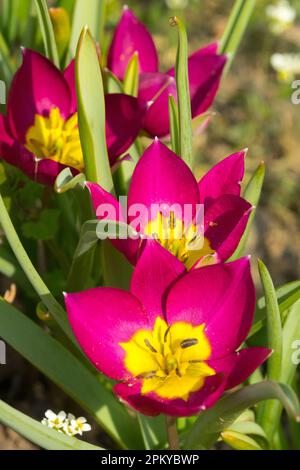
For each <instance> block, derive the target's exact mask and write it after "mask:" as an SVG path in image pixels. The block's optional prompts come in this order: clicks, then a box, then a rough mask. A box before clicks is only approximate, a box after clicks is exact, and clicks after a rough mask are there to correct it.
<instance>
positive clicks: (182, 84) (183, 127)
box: [170, 16, 193, 168]
mask: <svg viewBox="0 0 300 470" xmlns="http://www.w3.org/2000/svg"><path fill="white" fill-rule="evenodd" d="M170 24H171V25H172V26H177V28H178V48H177V57H176V66H175V78H176V86H177V95H178V112H179V131H180V152H179V155H180V156H181V157H182V158H183V160H184V161H185V162H186V163H187V165H189V166H190V167H191V168H192V167H193V144H192V135H193V132H192V112H191V98H190V87H189V76H188V40H187V33H186V29H185V26H184V24H183V22H182V21H181V20H180V19H179V18H178V17H177V16H175V17H173V18H171V19H170Z"/></svg>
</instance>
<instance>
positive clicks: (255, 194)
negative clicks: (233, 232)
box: [230, 162, 266, 261]
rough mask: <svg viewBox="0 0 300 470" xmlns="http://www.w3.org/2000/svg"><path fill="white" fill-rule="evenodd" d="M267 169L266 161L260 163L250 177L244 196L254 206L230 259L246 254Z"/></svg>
mask: <svg viewBox="0 0 300 470" xmlns="http://www.w3.org/2000/svg"><path fill="white" fill-rule="evenodd" d="M265 171H266V170H265V164H264V162H261V163H260V164H259V166H258V167H257V169H256V171H255V172H254V174H253V176H252V178H251V179H250V181H249V183H248V185H247V187H246V189H245V191H244V194H243V198H245V199H246V201H248V202H250V204H252V206H253V207H254V208H253V210H252V212H251V214H250V217H249V220H248V224H247V227H246V230H245V232H244V234H243V236H242V238H241V241H240V243H239V245H238V247H237V249H236V251H235V252H234V254H233V255H232V257H231V258H230V261H234V260H236V259H238V258H240V257H241V256H243V254H244V251H245V246H246V243H247V240H248V237H249V234H250V230H251V227H252V224H253V220H254V217H255V213H256V208H257V206H258V203H259V199H260V195H261V190H262V186H263V183H264V179H265Z"/></svg>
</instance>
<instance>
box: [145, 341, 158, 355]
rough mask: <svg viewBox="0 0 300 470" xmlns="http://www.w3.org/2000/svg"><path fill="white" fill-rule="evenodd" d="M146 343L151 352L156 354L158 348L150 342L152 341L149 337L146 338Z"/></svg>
mask: <svg viewBox="0 0 300 470" xmlns="http://www.w3.org/2000/svg"><path fill="white" fill-rule="evenodd" d="M144 343H145V345H146V346H147V348H149V349H150V351H151V352H153V353H154V354H156V353H157V350H156V349H155V348H154V347H153V346H152V344H151V343H150V341H149V340H148V339H145V340H144Z"/></svg>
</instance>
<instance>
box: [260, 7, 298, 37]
mask: <svg viewBox="0 0 300 470" xmlns="http://www.w3.org/2000/svg"><path fill="white" fill-rule="evenodd" d="M266 14H267V16H268V17H269V19H270V20H271V31H272V32H273V33H274V34H281V33H283V32H284V31H285V30H287V29H289V28H290V27H291V26H292V25H293V23H294V21H295V19H296V16H297V13H296V10H295V9H294V8H293V7H292V5H291V4H290V3H289V2H288V0H279V1H278V2H277V3H276V4H275V5H268V6H267V8H266Z"/></svg>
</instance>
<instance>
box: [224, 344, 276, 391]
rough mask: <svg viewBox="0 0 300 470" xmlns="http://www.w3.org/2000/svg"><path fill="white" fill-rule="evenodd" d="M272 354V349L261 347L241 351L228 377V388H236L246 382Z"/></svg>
mask: <svg viewBox="0 0 300 470" xmlns="http://www.w3.org/2000/svg"><path fill="white" fill-rule="evenodd" d="M271 354H272V351H271V349H267V348H259V347H253V348H247V349H242V350H241V351H239V352H238V353H237V360H236V363H235V366H234V368H233V370H232V371H231V373H230V375H229V377H228V380H227V385H226V389H230V388H234V387H236V386H237V385H239V384H242V383H243V382H245V380H247V379H248V377H249V376H250V375H251V374H252V373H253V372H254V371H255V370H256V369H257V368H258V367H259V366H261V364H263V363H264V362H265V360H266V359H268V357H269V356H270V355H271Z"/></svg>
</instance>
